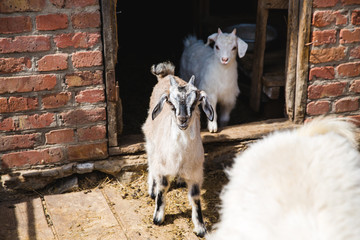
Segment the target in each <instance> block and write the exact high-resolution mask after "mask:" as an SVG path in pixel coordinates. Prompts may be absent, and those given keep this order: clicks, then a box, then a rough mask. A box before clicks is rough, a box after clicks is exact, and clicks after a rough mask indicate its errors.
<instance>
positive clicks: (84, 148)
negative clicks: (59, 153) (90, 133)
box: [68, 142, 108, 161]
mask: <svg viewBox="0 0 360 240" xmlns="http://www.w3.org/2000/svg"><path fill="white" fill-rule="evenodd" d="M68 156H69V160H70V161H73V160H88V159H101V158H106V157H107V156H108V152H107V144H106V142H103V143H93V144H84V145H75V146H69V147H68Z"/></svg>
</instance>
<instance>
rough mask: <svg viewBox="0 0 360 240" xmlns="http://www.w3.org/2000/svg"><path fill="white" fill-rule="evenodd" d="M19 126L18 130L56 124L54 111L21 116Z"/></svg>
mask: <svg viewBox="0 0 360 240" xmlns="http://www.w3.org/2000/svg"><path fill="white" fill-rule="evenodd" d="M18 118H19V126H18V127H17V130H26V129H37V128H45V127H52V126H55V125H56V121H55V114H54V113H44V114H41V115H39V114H34V115H29V116H26V115H24V116H19V117H18Z"/></svg>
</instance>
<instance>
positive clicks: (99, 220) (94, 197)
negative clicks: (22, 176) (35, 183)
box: [0, 186, 198, 240]
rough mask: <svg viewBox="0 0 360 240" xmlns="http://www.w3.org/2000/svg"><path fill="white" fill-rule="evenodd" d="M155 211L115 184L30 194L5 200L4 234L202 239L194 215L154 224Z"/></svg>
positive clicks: (14, 237) (12, 237)
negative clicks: (195, 228)
mask: <svg viewBox="0 0 360 240" xmlns="http://www.w3.org/2000/svg"><path fill="white" fill-rule="evenodd" d="M149 201H150V198H149ZM151 216H152V208H149V207H146V206H143V203H142V202H141V201H140V200H136V199H123V196H122V193H121V192H120V191H119V189H118V188H115V187H112V186H105V187H103V188H101V189H99V188H97V189H94V190H91V191H89V190H84V191H81V192H71V193H66V194H58V195H48V196H44V197H40V196H39V197H28V198H26V199H21V201H7V202H2V203H0V223H1V226H0V239H3V240H7V239H8V240H25V239H34V240H35V239H37V240H40V239H44V240H49V239H74V240H75V239H76V240H77V239H86V240H88V239H111V240H113V239H119V240H123V239H159V240H161V239H164V240H165V239H166V240H169V239H198V238H197V237H196V236H195V234H194V233H192V229H191V227H190V226H191V224H189V223H190V222H191V221H190V219H186V218H178V219H176V225H177V226H176V228H177V229H176V231H173V229H171V228H173V227H172V226H170V225H171V224H170V225H169V224H165V225H164V226H155V225H153V224H152V223H151V221H150V219H151ZM189 221H190V222H189ZM180 232H181V236H179V234H178V233H180ZM174 233H175V234H174Z"/></svg>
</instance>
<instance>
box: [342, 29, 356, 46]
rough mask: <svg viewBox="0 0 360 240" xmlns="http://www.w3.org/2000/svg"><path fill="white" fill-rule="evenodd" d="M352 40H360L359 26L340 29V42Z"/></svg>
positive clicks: (352, 41) (351, 41) (350, 41)
mask: <svg viewBox="0 0 360 240" xmlns="http://www.w3.org/2000/svg"><path fill="white" fill-rule="evenodd" d="M354 42H360V28H355V29H341V30H340V43H341V44H343V43H354Z"/></svg>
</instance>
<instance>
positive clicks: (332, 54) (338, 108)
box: [306, 0, 360, 120]
mask: <svg viewBox="0 0 360 240" xmlns="http://www.w3.org/2000/svg"><path fill="white" fill-rule="evenodd" d="M311 37H312V39H311V42H312V46H311V51H310V59H309V61H310V71H309V85H308V102H307V108H306V111H307V117H312V116H316V115H320V114H338V115H344V116H345V115H346V116H352V117H353V118H355V119H358V120H360V111H359V99H360V95H359V93H360V0H313V16H312V36H311Z"/></svg>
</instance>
